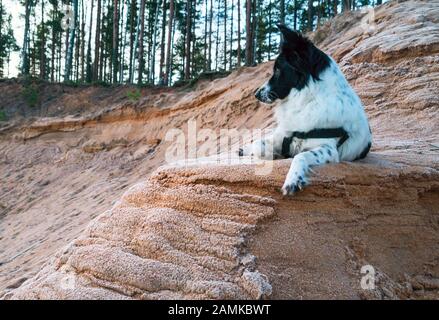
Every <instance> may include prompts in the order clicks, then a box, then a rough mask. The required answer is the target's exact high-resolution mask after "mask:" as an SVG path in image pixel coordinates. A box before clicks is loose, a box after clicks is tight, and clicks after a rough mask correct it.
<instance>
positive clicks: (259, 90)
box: [255, 89, 262, 100]
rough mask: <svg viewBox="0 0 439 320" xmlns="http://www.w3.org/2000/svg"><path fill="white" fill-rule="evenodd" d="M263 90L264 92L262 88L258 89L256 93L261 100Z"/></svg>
mask: <svg viewBox="0 0 439 320" xmlns="http://www.w3.org/2000/svg"><path fill="white" fill-rule="evenodd" d="M261 92H262V90H261V89H258V90H256V93H255V98H256V99H258V100H261Z"/></svg>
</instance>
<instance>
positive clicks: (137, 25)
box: [0, 0, 383, 86]
mask: <svg viewBox="0 0 439 320" xmlns="http://www.w3.org/2000/svg"><path fill="white" fill-rule="evenodd" d="M14 1H16V3H19V5H20V6H22V8H23V12H24V14H23V15H22V16H20V19H22V20H23V22H24V36H23V38H22V39H16V37H15V36H14V25H13V23H11V20H12V16H11V12H10V10H12V9H11V8H8V7H7V6H6V5H5V4H4V0H0V78H5V77H8V75H9V68H10V65H9V64H10V62H11V59H10V56H11V53H12V52H19V53H20V65H19V66H18V68H19V77H23V78H35V79H40V80H43V81H48V82H68V83H79V84H80V83H107V84H137V85H161V86H170V85H174V84H176V83H178V82H185V81H189V80H191V79H195V78H197V77H199V76H200V75H202V74H206V73H227V72H229V71H231V70H233V69H236V68H239V67H241V66H243V65H245V66H253V65H256V64H259V63H261V62H264V61H267V60H271V59H273V58H274V57H275V55H276V53H277V50H278V45H279V36H278V32H277V27H276V24H277V23H284V24H286V25H287V26H289V27H291V28H293V29H295V30H298V31H300V32H304V33H306V32H310V31H313V30H316V29H317V28H318V27H319V26H320V25H321V24H322V23H324V22H325V21H326V20H328V19H329V18H331V17H333V16H335V15H337V14H338V13H340V12H344V11H349V10H356V9H359V8H362V7H365V6H368V7H373V6H376V5H380V4H382V2H383V1H382V0H290V1H285V0H228V1H227V0H215V1H213V0H188V1H181V0H155V1H147V0H85V1H84V0H14Z"/></svg>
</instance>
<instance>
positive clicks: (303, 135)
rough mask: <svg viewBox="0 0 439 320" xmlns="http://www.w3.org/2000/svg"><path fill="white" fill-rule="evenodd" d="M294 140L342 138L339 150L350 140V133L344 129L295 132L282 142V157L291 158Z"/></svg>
mask: <svg viewBox="0 0 439 320" xmlns="http://www.w3.org/2000/svg"><path fill="white" fill-rule="evenodd" d="M294 138H298V139H328V138H340V140H338V143H337V148H340V146H341V145H342V144H343V143H345V141H346V140H347V139H348V138H349V135H348V133H347V132H346V130H345V129H343V128H342V127H340V128H330V129H313V130H311V131H308V132H301V131H294V132H292V133H291V135H290V136H289V137H285V138H284V140H283V142H282V156H283V157H285V158H290V157H291V154H290V146H291V143H292V142H293V139H294Z"/></svg>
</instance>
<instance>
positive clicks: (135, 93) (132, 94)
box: [127, 89, 142, 102]
mask: <svg viewBox="0 0 439 320" xmlns="http://www.w3.org/2000/svg"><path fill="white" fill-rule="evenodd" d="M141 97H142V92H140V90H139V89H133V90H130V91H128V92H127V98H128V99H129V100H130V101H132V102H137V101H139V100H140V98H141Z"/></svg>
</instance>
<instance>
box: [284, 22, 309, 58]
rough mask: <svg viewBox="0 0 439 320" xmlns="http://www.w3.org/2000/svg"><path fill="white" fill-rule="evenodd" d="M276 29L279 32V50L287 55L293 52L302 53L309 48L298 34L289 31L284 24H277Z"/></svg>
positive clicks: (304, 39) (306, 40)
mask: <svg viewBox="0 0 439 320" xmlns="http://www.w3.org/2000/svg"><path fill="white" fill-rule="evenodd" d="M277 27H278V28H279V30H280V32H281V41H280V48H281V51H282V52H283V53H285V54H287V55H291V54H292V53H293V52H298V53H302V52H304V51H306V49H307V48H308V47H309V45H310V42H309V40H308V39H306V38H305V37H304V36H302V35H301V34H300V33H299V32H297V31H294V30H291V29H290V28H288V27H287V26H285V25H284V24H278V25H277Z"/></svg>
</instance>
